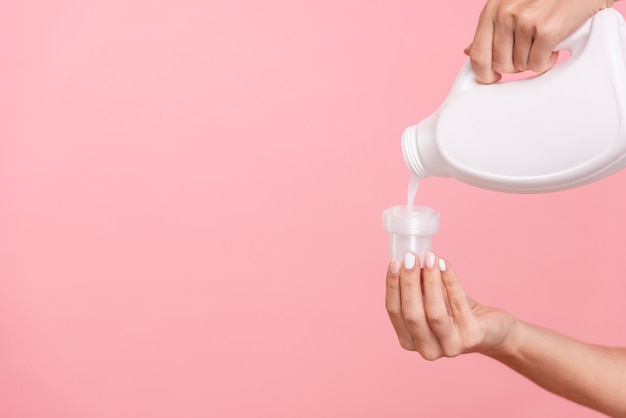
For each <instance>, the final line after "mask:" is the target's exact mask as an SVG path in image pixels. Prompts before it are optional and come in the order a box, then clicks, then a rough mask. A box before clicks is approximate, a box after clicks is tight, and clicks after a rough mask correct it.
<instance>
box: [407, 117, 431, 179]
mask: <svg viewBox="0 0 626 418" xmlns="http://www.w3.org/2000/svg"><path fill="white" fill-rule="evenodd" d="M418 126H419V125H413V126H409V127H408V128H406V129H405V130H404V133H403V134H402V154H403V155H404V161H405V162H406V165H407V166H408V167H409V170H411V173H413V175H415V176H417V177H420V178H424V177H430V174H429V173H428V171H427V170H426V167H424V164H423V163H422V159H421V158H420V154H419V150H418V147H417V131H418Z"/></svg>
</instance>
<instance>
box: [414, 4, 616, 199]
mask: <svg viewBox="0 0 626 418" xmlns="http://www.w3.org/2000/svg"><path fill="white" fill-rule="evenodd" d="M624 25H625V24H624V19H623V17H622V15H621V14H619V13H618V12H617V11H615V10H613V9H606V10H602V11H600V12H598V13H596V15H594V16H593V17H592V18H591V19H590V20H589V21H588V22H586V23H585V24H584V25H583V26H582V27H581V28H580V29H578V30H577V31H576V32H574V33H573V34H572V35H570V36H569V37H568V38H567V39H565V40H564V41H563V42H562V43H561V44H560V45H559V46H558V48H557V49H559V50H569V51H570V54H571V56H570V57H569V59H568V60H566V61H565V62H563V63H562V64H559V65H558V66H556V67H555V68H553V69H552V70H550V71H548V72H546V73H544V74H542V75H538V76H535V77H532V78H529V79H523V80H518V81H508V82H500V83H496V84H491V85H483V84H479V83H477V82H476V81H475V78H474V75H473V73H472V70H471V67H470V65H469V63H467V64H466V65H465V66H464V67H463V68H462V69H461V71H460V73H459V75H458V76H457V79H456V81H455V82H454V85H453V86H452V89H451V91H450V94H449V95H448V97H447V99H446V100H445V101H444V103H443V104H442V105H441V107H440V108H439V109H438V110H437V111H436V112H435V113H434V114H432V115H431V116H429V117H428V118H426V119H425V120H423V121H422V122H421V123H419V124H418V125H416V126H411V127H409V128H407V129H406V131H405V132H404V134H403V137H402V152H403V154H404V158H405V161H406V163H407V165H408V166H409V168H410V170H411V171H412V172H413V174H415V175H417V176H419V177H429V176H449V177H454V178H456V179H458V180H461V181H463V182H465V183H469V184H472V185H474V186H478V187H482V188H485V189H491V190H497V191H503V192H514V193H542V192H552V191H557V190H563V189H568V188H573V187H577V186H581V185H583V184H587V183H590V182H593V181H596V180H599V179H601V178H603V177H606V176H607V175H610V174H612V173H615V172H616V171H619V170H621V169H622V168H624V167H626V34H625V30H626V29H625V26H624Z"/></svg>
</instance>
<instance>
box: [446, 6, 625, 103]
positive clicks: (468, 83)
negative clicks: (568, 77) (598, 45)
mask: <svg viewBox="0 0 626 418" xmlns="http://www.w3.org/2000/svg"><path fill="white" fill-rule="evenodd" d="M607 12H608V13H619V12H617V11H615V10H613V9H605V10H601V11H599V12H598V13H596V14H595V15H594V16H592V17H591V18H589V19H588V20H587V21H586V22H585V23H584V24H583V25H582V26H581V27H579V28H578V29H576V30H575V31H574V32H573V33H571V34H570V35H568V36H567V37H566V38H565V39H563V40H562V41H561V42H560V43H559V44H558V45H557V46H556V48H555V51H569V53H570V55H571V56H572V57H575V56H578V55H579V54H580V53H581V52H582V50H583V49H584V47H585V45H586V43H587V40H588V38H589V35H590V34H591V24H592V21H593V20H594V19H595V18H596V16H598V15H599V14H602V13H607ZM454 84H455V86H453V89H454V87H458V88H459V91H463V90H467V89H469V88H477V87H484V86H489V84H481V83H479V82H478V81H476V77H474V72H473V71H472V66H471V63H470V62H469V61H468V62H467V63H466V64H465V65H464V66H463V68H462V69H461V72H460V73H459V77H457V81H456V82H455V83H454Z"/></svg>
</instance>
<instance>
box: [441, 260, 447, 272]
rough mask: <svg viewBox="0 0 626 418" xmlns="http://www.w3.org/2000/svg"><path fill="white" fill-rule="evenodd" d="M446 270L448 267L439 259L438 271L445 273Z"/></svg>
mask: <svg viewBox="0 0 626 418" xmlns="http://www.w3.org/2000/svg"><path fill="white" fill-rule="evenodd" d="M447 268H448V266H446V262H445V261H444V260H443V258H440V259H439V270H441V271H446V269H447Z"/></svg>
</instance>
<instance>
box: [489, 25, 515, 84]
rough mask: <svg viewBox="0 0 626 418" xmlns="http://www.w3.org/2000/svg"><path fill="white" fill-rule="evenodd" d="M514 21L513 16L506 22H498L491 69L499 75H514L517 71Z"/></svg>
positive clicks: (495, 29) (495, 30)
mask: <svg viewBox="0 0 626 418" xmlns="http://www.w3.org/2000/svg"><path fill="white" fill-rule="evenodd" d="M513 27H514V19H513V17H512V16H506V17H505V18H504V21H502V22H498V24H497V25H495V27H494V32H493V47H492V51H493V57H492V61H493V63H492V65H491V68H492V69H493V70H494V71H495V72H497V73H500V74H502V73H514V72H516V71H517V70H516V69H515V66H514V65H513V47H514V41H515V37H514V34H515V32H514V31H513V30H512V28H513Z"/></svg>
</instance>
